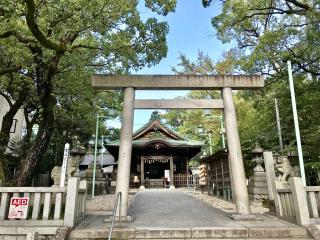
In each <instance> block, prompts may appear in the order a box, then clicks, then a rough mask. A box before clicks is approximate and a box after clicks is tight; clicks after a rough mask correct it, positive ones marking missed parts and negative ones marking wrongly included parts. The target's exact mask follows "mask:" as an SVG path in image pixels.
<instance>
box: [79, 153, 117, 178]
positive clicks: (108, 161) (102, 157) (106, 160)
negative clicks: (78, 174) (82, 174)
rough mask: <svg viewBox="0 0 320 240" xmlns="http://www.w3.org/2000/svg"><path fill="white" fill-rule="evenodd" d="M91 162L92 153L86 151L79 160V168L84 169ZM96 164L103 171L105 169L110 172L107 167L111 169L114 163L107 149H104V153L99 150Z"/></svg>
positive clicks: (92, 158)
mask: <svg viewBox="0 0 320 240" xmlns="http://www.w3.org/2000/svg"><path fill="white" fill-rule="evenodd" d="M93 162H94V153H93V152H88V153H87V154H86V155H85V156H84V159H83V160H82V161H81V162H80V164H79V169H80V170H81V171H83V170H86V169H87V168H88V167H89V165H90V164H91V163H93ZM96 164H97V165H100V166H101V168H102V169H103V170H104V172H105V170H108V172H107V173H111V172H110V171H109V169H111V171H112V169H113V165H114V164H115V161H114V157H113V156H112V155H111V154H110V153H109V152H108V151H105V152H104V153H101V152H99V153H98V154H97V159H96Z"/></svg>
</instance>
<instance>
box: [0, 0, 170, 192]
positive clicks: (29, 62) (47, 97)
mask: <svg viewBox="0 0 320 240" xmlns="http://www.w3.org/2000/svg"><path fill="white" fill-rule="evenodd" d="M137 4H138V1H136V0H130V1H127V0H121V1H109V0H95V1H93V2H92V1H91V2H90V3H89V2H87V1H75V0H63V1H40V0H20V1H9V0H4V1H2V2H1V3H0V19H1V21H2V23H3V24H1V26H0V43H1V52H2V53H3V54H2V55H1V61H0V64H1V65H0V74H1V85H0V86H1V92H2V94H3V95H7V96H9V97H8V98H11V99H12V102H13V103H19V99H20V96H23V97H25V96H27V98H29V95H33V96H32V97H33V98H32V99H33V101H34V102H37V104H35V105H36V106H37V108H38V109H40V110H39V112H40V113H39V131H38V133H37V136H36V137H35V139H34V141H33V143H32V145H31V147H30V149H29V150H28V153H27V154H26V155H25V156H24V157H23V158H22V160H21V164H20V165H19V169H18V172H17V174H16V176H15V179H14V183H15V185H17V186H22V185H26V184H27V181H28V179H29V178H30V176H31V175H32V172H33V170H34V168H35V167H36V165H37V162H38V160H39V159H41V158H42V157H43V155H44V153H45V151H46V149H47V147H48V144H49V141H50V138H51V136H52V134H53V131H54V128H55V123H56V119H55V108H57V107H58V106H59V101H63V98H60V97H59V90H56V89H57V88H60V89H63V88H64V86H65V85H66V84H67V81H68V79H67V77H68V75H67V73H69V72H74V71H75V72H77V71H81V70H80V69H85V70H86V71H87V73H88V72H91V73H92V72H93V71H99V72H104V73H120V72H122V73H123V72H129V71H130V70H131V69H139V68H141V67H143V66H146V65H152V64H156V63H158V62H159V61H160V60H161V59H162V58H163V57H164V56H166V53H167V45H166V34H167V33H168V26H167V24H166V23H165V22H158V21H157V19H156V18H148V19H147V20H145V21H143V20H142V19H141V18H140V15H139V12H138V10H137ZM146 6H147V7H149V8H150V9H151V10H152V11H155V12H157V13H159V14H163V15H166V14H168V13H169V12H170V11H173V10H174V7H175V0H171V1H165V2H164V1H160V0H152V1H146ZM80 73H81V72H80ZM83 76H85V75H83V74H79V77H83ZM58 79H59V81H58ZM58 83H59V84H58ZM17 85H18V86H20V87H16V86H17ZM12 86H13V87H12ZM10 88H11V89H13V90H12V92H10ZM66 95H68V94H67V93H66ZM21 102H22V104H21V105H20V107H21V106H23V105H24V104H27V102H26V101H25V100H24V99H21ZM35 109H36V108H35ZM10 110H11V109H10ZM9 112H10V111H9ZM11 116H12V114H11ZM11 116H10V117H9V118H11ZM9 120H10V119H9ZM8 123H9V121H8ZM7 125H9V124H7ZM5 126H6V125H5ZM10 126H11V125H10ZM7 134H8V133H7V132H6V129H3V131H1V133H0V140H2V139H3V141H1V142H0V144H2V149H1V150H2V153H3V150H4V149H5V146H6V141H7V139H8V135H7ZM2 159H3V158H1V159H0V163H1V165H0V168H1V169H0V172H2V173H7V171H6V168H7V167H6V166H7V164H6V162H5V161H3V160H2ZM7 177H8V176H6V178H7Z"/></svg>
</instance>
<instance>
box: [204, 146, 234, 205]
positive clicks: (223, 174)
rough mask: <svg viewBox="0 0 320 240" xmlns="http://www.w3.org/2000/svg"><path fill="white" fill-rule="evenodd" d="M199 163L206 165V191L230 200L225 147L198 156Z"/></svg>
mask: <svg viewBox="0 0 320 240" xmlns="http://www.w3.org/2000/svg"><path fill="white" fill-rule="evenodd" d="M200 163H202V164H206V165H207V166H208V183H207V187H208V193H209V194H211V195H216V196H218V197H223V198H224V199H226V200H231V198H232V190H231V189H232V186H231V184H232V183H231V172H230V166H229V160H228V151H227V149H221V150H218V151H216V152H215V153H213V154H211V155H209V156H206V157H203V158H200Z"/></svg>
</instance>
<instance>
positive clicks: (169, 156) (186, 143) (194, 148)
mask: <svg viewBox="0 0 320 240" xmlns="http://www.w3.org/2000/svg"><path fill="white" fill-rule="evenodd" d="M119 144H120V140H115V141H111V142H109V143H108V145H107V149H108V151H109V152H110V154H111V155H113V157H114V158H115V159H116V161H117V159H118V153H119ZM203 144H204V142H202V141H194V140H188V139H186V138H184V137H182V136H180V135H179V134H178V133H177V132H175V131H173V130H172V129H170V128H169V127H168V126H166V125H165V124H164V123H162V122H161V120H160V116H159V115H158V114H157V113H156V112H155V113H153V114H152V116H151V118H150V120H149V122H148V123H146V124H145V125H144V126H143V127H141V128H140V129H138V130H137V131H136V132H134V133H133V138H132V157H131V178H130V184H131V186H134V185H137V184H140V186H142V187H147V188H162V187H164V186H165V185H166V183H168V182H170V176H173V179H174V180H176V183H174V181H171V182H170V185H175V186H176V187H179V186H181V185H182V184H181V183H180V182H182V181H184V182H187V180H186V179H185V180H184V178H183V177H185V178H187V176H188V175H189V169H188V164H189V160H190V159H191V158H192V157H193V156H195V155H196V154H197V153H199V152H200V151H201V148H202V146H203Z"/></svg>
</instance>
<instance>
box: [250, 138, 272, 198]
mask: <svg viewBox="0 0 320 240" xmlns="http://www.w3.org/2000/svg"><path fill="white" fill-rule="evenodd" d="M251 153H252V161H254V162H255V163H256V164H257V165H256V166H255V168H254V169H253V175H252V176H250V177H249V184H248V193H249V198H250V199H251V200H253V201H260V202H262V201H263V200H267V199H269V193H268V184H267V177H266V173H265V171H264V169H263V167H262V165H261V164H262V163H263V161H264V160H263V149H262V148H261V147H260V146H259V144H256V147H255V148H254V149H253V150H252V152H251Z"/></svg>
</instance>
